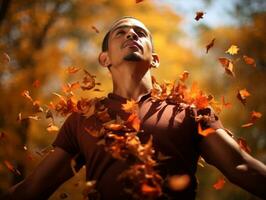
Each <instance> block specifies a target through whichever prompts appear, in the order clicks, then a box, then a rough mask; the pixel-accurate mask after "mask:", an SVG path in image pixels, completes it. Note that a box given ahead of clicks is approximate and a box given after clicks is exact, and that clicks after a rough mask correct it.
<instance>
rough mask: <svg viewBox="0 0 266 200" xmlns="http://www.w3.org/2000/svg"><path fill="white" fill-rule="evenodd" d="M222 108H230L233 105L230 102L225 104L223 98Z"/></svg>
mask: <svg viewBox="0 0 266 200" xmlns="http://www.w3.org/2000/svg"><path fill="white" fill-rule="evenodd" d="M222 106H224V107H225V108H230V107H231V106H232V104H231V103H229V102H225V98H224V96H222Z"/></svg>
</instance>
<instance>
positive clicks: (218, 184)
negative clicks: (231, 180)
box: [213, 178, 225, 190]
mask: <svg viewBox="0 0 266 200" xmlns="http://www.w3.org/2000/svg"><path fill="white" fill-rule="evenodd" d="M224 184H225V180H224V178H220V179H218V180H217V182H216V183H214V184H213V187H214V189H216V190H220V189H222V188H223V187H224Z"/></svg>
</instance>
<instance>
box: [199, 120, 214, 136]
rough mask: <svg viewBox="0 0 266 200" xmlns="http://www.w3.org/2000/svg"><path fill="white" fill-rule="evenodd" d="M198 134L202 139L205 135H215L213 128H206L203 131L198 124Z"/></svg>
mask: <svg viewBox="0 0 266 200" xmlns="http://www.w3.org/2000/svg"><path fill="white" fill-rule="evenodd" d="M198 133H199V134H200V135H202V136H204V137H206V136H207V135H210V134H213V133H215V129H213V128H207V129H205V130H202V128H201V125H200V123H198Z"/></svg>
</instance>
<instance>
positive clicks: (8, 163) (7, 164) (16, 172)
mask: <svg viewBox="0 0 266 200" xmlns="http://www.w3.org/2000/svg"><path fill="white" fill-rule="evenodd" d="M4 164H5V166H6V167H7V169H8V170H9V171H11V172H13V173H14V174H16V175H19V176H21V173H20V171H19V170H18V169H16V168H15V167H14V166H13V165H12V164H11V163H10V162H9V161H7V160H4Z"/></svg>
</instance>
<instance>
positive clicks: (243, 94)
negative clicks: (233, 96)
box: [237, 88, 250, 105]
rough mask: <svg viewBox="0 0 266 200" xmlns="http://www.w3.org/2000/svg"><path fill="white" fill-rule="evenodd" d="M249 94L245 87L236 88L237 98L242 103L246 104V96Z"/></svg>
mask: <svg viewBox="0 0 266 200" xmlns="http://www.w3.org/2000/svg"><path fill="white" fill-rule="evenodd" d="M249 96H250V93H249V92H248V91H247V89H246V88H244V89H242V90H238V93H237V98H238V99H239V100H240V101H241V103H242V104H243V105H246V101H247V97H249Z"/></svg>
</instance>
